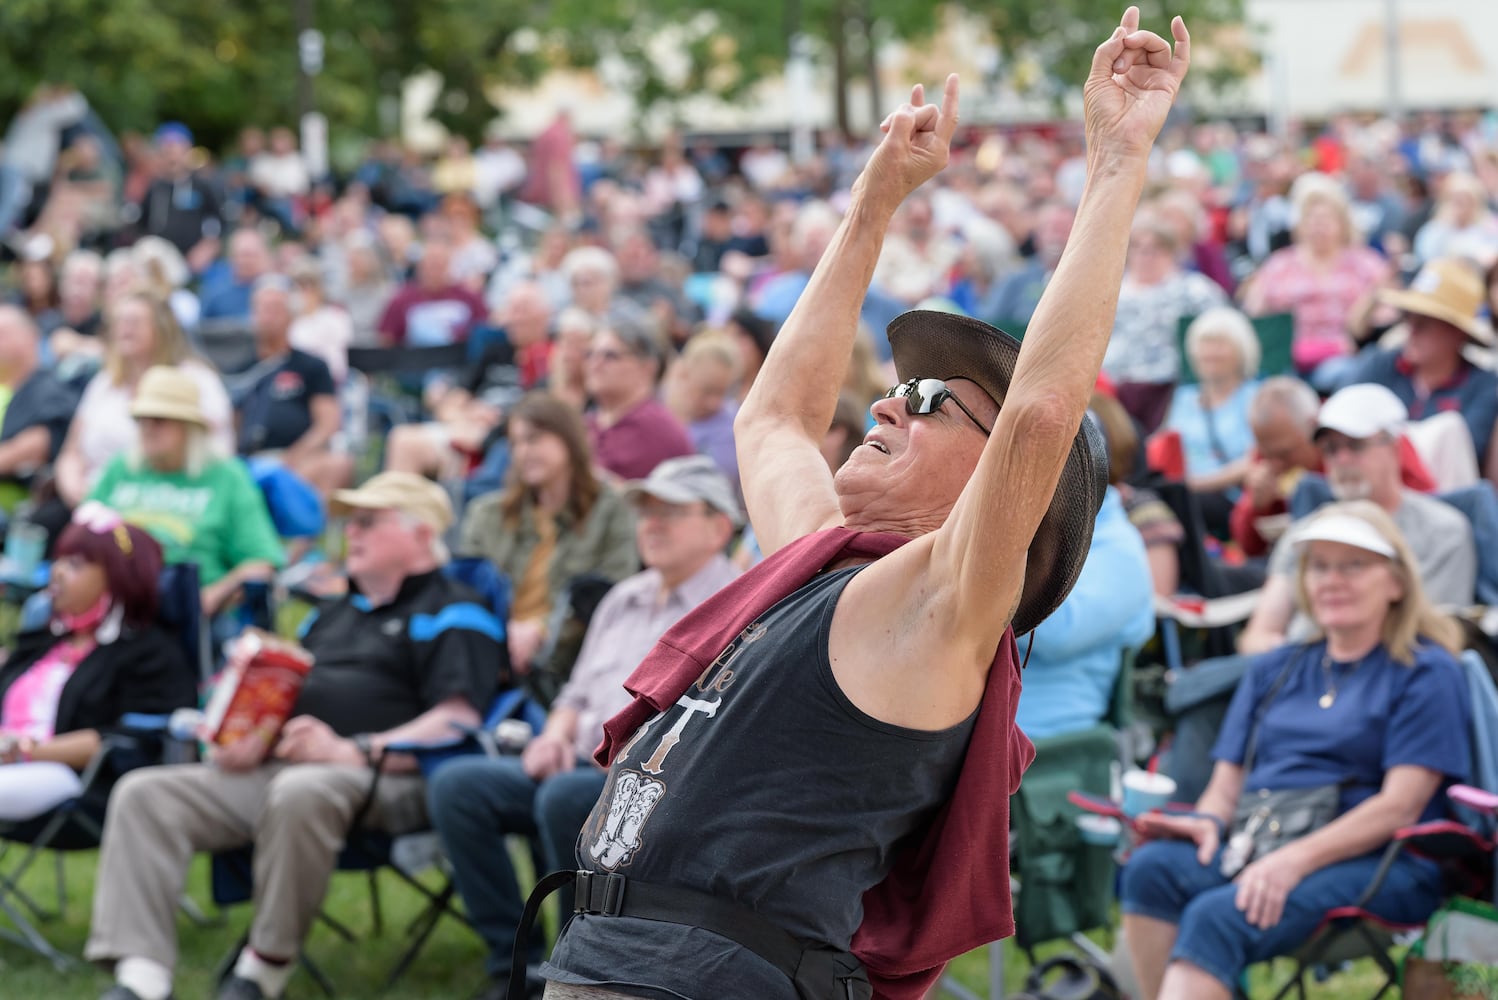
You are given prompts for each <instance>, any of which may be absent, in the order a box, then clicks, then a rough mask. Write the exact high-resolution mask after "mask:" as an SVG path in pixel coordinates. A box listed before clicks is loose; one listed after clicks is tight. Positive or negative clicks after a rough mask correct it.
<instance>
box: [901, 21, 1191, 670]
mask: <svg viewBox="0 0 1498 1000" xmlns="http://www.w3.org/2000/svg"><path fill="white" fill-rule="evenodd" d="M1138 27H1139V10H1138V8H1136V7H1130V8H1129V9H1128V10H1127V11H1126V12H1125V13H1124V16H1123V21H1122V23H1121V24H1120V26H1119V27H1118V29H1117V30H1115V31H1114V33H1113V35H1112V36H1110V37H1109V38H1108V40H1107V41H1105V42H1104V43H1103V44H1102V45H1100V46H1098V49H1097V52H1096V54H1095V55H1094V56H1093V62H1092V70H1091V73H1090V74H1089V76H1088V79H1087V83H1086V87H1085V89H1084V105H1085V113H1086V130H1087V183H1086V186H1085V188H1084V190H1083V194H1082V200H1081V203H1080V204H1079V205H1078V208H1077V216H1076V223H1075V225H1074V226H1073V229H1072V233H1071V238H1070V240H1069V241H1068V242H1067V246H1066V251H1065V252H1064V253H1063V254H1062V257H1061V261H1060V263H1059V264H1058V265H1057V268H1056V272H1055V275H1054V276H1053V277H1052V279H1051V282H1050V284H1049V285H1048V286H1047V288H1046V290H1045V293H1044V294H1043V295H1042V296H1041V299H1040V304H1039V305H1038V306H1037V307H1036V310H1035V315H1034V317H1033V318H1032V320H1031V322H1030V325H1029V327H1028V328H1027V330H1026V334H1025V340H1024V345H1023V348H1022V349H1021V350H1020V352H1019V358H1018V360H1017V362H1016V364H1015V369H1014V377H1013V379H1012V380H1011V382H1010V386H1009V393H1008V398H1006V399H1005V400H1004V401H1003V407H1002V409H1001V410H1000V411H999V416H998V419H997V421H996V423H995V425H994V428H993V434H992V435H991V437H990V439H989V441H988V443H987V445H986V447H985V448H984V452H983V455H982V458H981V459H980V460H979V462H978V467H977V470H976V472H975V473H974V475H973V477H972V479H971V480H970V481H969V482H968V484H967V488H966V489H965V490H964V491H963V493H962V495H961V496H960V497H959V498H958V500H957V503H956V505H955V506H954V507H953V510H952V514H951V516H950V517H948V519H947V521H946V523H945V524H944V525H943V526H942V528H941V529H940V530H938V531H937V532H935V534H934V536H933V539H932V550H931V567H930V571H931V579H932V580H933V581H948V583H946V584H945V587H946V588H947V590H948V593H947V594H946V596H947V597H949V598H950V603H949V604H946V607H947V610H946V612H945V614H943V615H941V616H940V617H942V618H944V619H945V620H946V625H947V628H949V629H950V630H952V631H951V632H949V634H950V635H951V636H952V639H953V640H955V641H958V642H961V641H962V640H964V639H966V640H968V641H970V642H972V643H974V644H975V645H974V648H975V650H978V651H981V650H988V651H991V650H992V649H993V647H994V644H995V643H996V642H997V640H998V638H999V636H1000V635H1001V634H1002V632H1003V629H1004V627H1005V626H1006V624H1007V620H1006V619H1007V616H1006V615H1004V614H1003V609H1007V608H1012V607H1013V606H1014V604H1015V603H1016V602H1017V600H1018V598H1019V595H1020V592H1021V588H1022V587H1023V584H1024V571H1025V559H1026V552H1027V550H1028V549H1029V546H1030V542H1031V539H1032V538H1033V537H1034V534H1035V531H1036V528H1037V527H1038V526H1039V524H1040V520H1041V518H1042V517H1043V516H1044V514H1045V512H1046V510H1047V508H1048V506H1049V504H1050V501H1051V496H1052V494H1053V493H1054V492H1055V489H1056V483H1057V481H1058V479H1059V478H1060V475H1061V469H1062V466H1063V464H1064V462H1065V460H1066V456H1067V453H1068V450H1069V449H1070V447H1071V443H1072V440H1073V438H1074V437H1075V435H1076V433H1077V428H1078V427H1079V426H1080V425H1081V422H1082V418H1083V414H1084V413H1085V411H1086V409H1087V403H1088V399H1089V398H1090V396H1091V393H1092V390H1093V387H1094V385H1095V383H1096V381H1097V375H1098V371H1099V370H1100V369H1101V367H1102V362H1103V354H1104V351H1105V350H1106V349H1107V346H1108V338H1109V335H1110V334H1111V333H1112V329H1113V314H1114V310H1115V308H1116V306H1117V304H1118V289H1119V285H1120V283H1121V282H1122V280H1123V269H1124V256H1125V253H1126V251H1127V248H1128V239H1129V228H1130V224H1131V222H1132V220H1133V217H1134V212H1135V208H1136V206H1137V205H1138V202H1139V196H1140V193H1141V191H1142V190H1143V187H1144V182H1145V174H1146V168H1147V163H1148V158H1149V153H1150V148H1151V146H1152V145H1153V143H1154V139H1155V136H1156V135H1157V134H1158V132H1159V131H1160V128H1161V126H1162V125H1163V124H1164V122H1165V116H1166V113H1167V112H1168V111H1169V110H1170V106H1171V103H1172V102H1173V101H1174V100H1175V95H1176V93H1177V91H1178V90H1179V88H1180V85H1181V80H1182V79H1183V78H1184V77H1185V75H1186V67H1187V65H1188V63H1189V61H1190V44H1191V43H1190V37H1189V35H1188V34H1187V32H1186V25H1185V23H1184V22H1183V21H1182V20H1181V19H1180V18H1179V17H1177V18H1175V19H1174V20H1173V21H1172V23H1171V30H1172V33H1173V34H1174V36H1175V47H1174V50H1172V48H1171V46H1170V45H1169V44H1168V43H1166V42H1165V40H1164V39H1162V38H1160V37H1159V36H1158V35H1155V34H1153V33H1152V32H1148V31H1140V30H1138ZM944 603H945V602H944ZM996 609H998V613H995V610H996ZM989 655H991V652H990V654H989ZM980 658H981V657H980Z"/></svg>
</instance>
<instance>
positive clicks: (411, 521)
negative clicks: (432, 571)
mask: <svg viewBox="0 0 1498 1000" xmlns="http://www.w3.org/2000/svg"><path fill="white" fill-rule="evenodd" d="M399 513H400V522H401V524H403V525H405V526H406V527H408V528H410V529H411V530H412V531H415V530H416V529H417V528H426V529H427V530H428V531H430V532H431V533H432V542H431V546H430V551H431V554H432V561H433V562H434V563H436V564H437V565H438V566H446V565H447V564H448V563H450V562H452V559H453V555H452V552H450V551H449V550H448V548H447V542H445V541H443V539H442V532H440V531H438V530H436V529H435V528H433V527H432V526H431V525H430V524H428V523H427V522H425V521H423V520H422V519H421V518H419V517H415V516H413V515H411V514H407V513H406V512H405V511H400V512H399Z"/></svg>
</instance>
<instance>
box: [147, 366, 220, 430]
mask: <svg viewBox="0 0 1498 1000" xmlns="http://www.w3.org/2000/svg"><path fill="white" fill-rule="evenodd" d="M130 415H131V416H132V417H136V418H137V419H138V418H140V417H154V418H156V419H157V420H180V421H182V422H183V423H188V424H196V425H197V426H199V427H207V426H208V418H207V417H205V416H203V403H202V398H201V395H200V393H199V392H198V384H197V383H196V382H194V381H193V380H192V378H191V376H189V375H187V374H186V373H185V372H183V371H182V370H181V369H178V368H172V367H170V366H167V365H157V366H156V367H154V368H150V369H147V370H146V373H145V374H144V375H142V376H141V377H140V385H138V386H137V387H136V389H135V400H134V401H133V402H132V403H131V404H130Z"/></svg>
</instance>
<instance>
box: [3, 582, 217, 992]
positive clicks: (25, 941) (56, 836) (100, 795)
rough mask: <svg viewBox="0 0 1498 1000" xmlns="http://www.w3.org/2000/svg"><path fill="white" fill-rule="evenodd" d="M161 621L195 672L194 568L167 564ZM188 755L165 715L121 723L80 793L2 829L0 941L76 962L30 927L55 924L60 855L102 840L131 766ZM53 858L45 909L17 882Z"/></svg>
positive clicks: (56, 961) (199, 621)
mask: <svg viewBox="0 0 1498 1000" xmlns="http://www.w3.org/2000/svg"><path fill="white" fill-rule="evenodd" d="M160 595H161V596H160V611H159V615H158V617H159V620H160V623H161V625H162V627H164V628H165V629H166V630H167V631H169V632H171V633H172V634H174V635H176V636H177V637H178V638H179V640H180V641H181V643H182V645H183V648H184V650H185V651H186V653H187V655H188V662H189V663H192V664H194V666H195V668H196V669H198V670H199V672H200V673H199V676H200V677H201V676H202V673H201V671H202V670H203V669H205V667H204V663H205V660H204V657H205V656H206V647H205V645H204V644H205V643H206V640H207V635H208V629H207V628H206V625H205V623H204V622H203V614H202V605H201V598H200V596H199V589H198V570H197V567H196V566H195V565H192V564H184V565H178V566H168V567H166V568H165V569H164V570H163V571H162V575H161V582H160ZM36 598H37V599H36V601H35V602H33V603H32V604H31V606H30V608H29V609H27V611H26V612H25V613H26V614H30V615H32V616H36V615H37V614H38V612H40V615H41V620H43V621H45V620H46V615H47V610H46V609H45V608H44V607H43V606H42V605H43V603H44V602H45V600H46V595H45V594H38V595H36ZM187 753H188V751H186V749H185V748H183V747H181V746H180V745H176V746H174V745H173V744H172V741H171V739H170V734H169V733H168V732H167V718H166V717H165V716H154V715H153V716H145V715H133V716H126V717H125V718H123V719H121V720H120V721H119V723H118V725H116V726H115V727H113V728H112V729H111V730H110V731H108V732H106V733H104V734H103V738H102V740H101V746H100V748H99V751H98V752H97V753H96V754H95V755H94V757H93V759H92V760H91V761H89V764H88V767H86V768H85V769H84V771H83V774H82V775H81V776H80V777H81V782H82V785H83V789H82V791H81V792H80V793H79V794H78V795H77V796H76V797H75V798H72V799H69V800H68V801H66V802H64V803H62V804H61V805H59V806H57V807H56V808H55V809H53V810H52V811H51V812H49V813H46V814H44V815H43V816H40V817H37V818H36V819H32V820H27V821H26V822H24V823H19V824H5V823H0V862H4V861H5V860H6V859H7V858H10V857H15V860H14V863H13V864H11V865H10V866H9V867H8V868H3V869H0V916H3V917H5V918H6V920H7V921H8V922H9V923H10V925H11V926H10V927H9V928H4V927H0V939H4V940H7V941H11V942H13V943H15V944H18V945H20V946H21V947H23V948H26V949H27V950H29V951H32V952H34V953H36V954H37V955H40V956H41V957H42V958H45V959H46V960H47V961H49V962H51V963H52V965H53V966H54V967H56V968H57V969H58V970H59V971H62V970H65V969H67V968H69V967H70V966H71V965H73V964H74V959H72V958H70V957H68V956H66V955H64V954H63V953H61V952H60V951H58V950H57V949H56V947H54V946H53V945H52V944H51V943H50V942H49V941H48V940H47V939H46V938H45V937H44V936H43V935H42V933H41V931H40V930H38V928H37V927H36V923H38V922H45V921H48V920H55V919H60V918H61V917H62V915H63V908H64V903H65V900H66V898H67V892H66V886H65V885H64V880H63V864H62V862H63V854H64V853H67V852H73V851H83V850H93V849H95V848H97V847H98V846H99V842H100V840H102V839H103V836H104V807H105V797H106V796H107V789H108V787H109V784H110V783H111V782H113V781H116V780H118V778H119V776H120V775H122V774H124V773H126V772H127V771H131V770H134V769H135V768H137V767H144V766H147V765H150V764H156V763H161V762H162V761H163V760H164V759H166V758H168V757H174V758H176V759H186V756H187ZM48 851H50V852H52V854H53V856H54V858H55V862H56V865H55V877H56V890H57V899H56V903H55V904H54V905H53V906H51V907H48V906H45V905H43V904H42V903H40V902H39V901H38V900H36V899H34V898H33V897H32V896H30V895H29V894H27V893H26V892H25V891H24V890H22V889H21V886H20V883H21V879H22V878H23V877H24V876H25V875H26V873H27V872H28V871H30V870H31V868H32V867H33V866H34V865H35V864H36V863H37V862H38V861H39V860H40V859H41V857H42V854H43V852H48Z"/></svg>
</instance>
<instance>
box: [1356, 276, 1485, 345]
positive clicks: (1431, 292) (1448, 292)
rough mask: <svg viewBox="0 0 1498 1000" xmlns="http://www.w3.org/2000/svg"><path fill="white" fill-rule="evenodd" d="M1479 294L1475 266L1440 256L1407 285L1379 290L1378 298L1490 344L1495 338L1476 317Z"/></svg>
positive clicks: (1479, 283)
mask: <svg viewBox="0 0 1498 1000" xmlns="http://www.w3.org/2000/svg"><path fill="white" fill-rule="evenodd" d="M1483 295H1484V289H1483V282H1482V275H1480V274H1478V273H1477V270H1476V269H1475V268H1473V267H1472V266H1471V265H1470V264H1468V263H1467V262H1466V261H1464V260H1460V259H1458V258H1455V257H1444V258H1441V259H1439V260H1433V261H1431V262H1430V263H1429V264H1426V265H1425V266H1424V267H1422V268H1421V269H1420V273H1419V274H1416V275H1415V278H1414V280H1413V281H1411V282H1410V287H1409V288H1406V289H1403V290H1400V291H1393V290H1390V291H1382V292H1379V293H1378V300H1379V301H1380V302H1383V303H1384V304H1386V305H1390V306H1393V307H1394V308H1395V309H1398V310H1399V311H1400V312H1404V313H1414V314H1415V315H1417V316H1429V317H1431V318H1432V319H1438V320H1440V321H1441V322H1443V323H1450V324H1451V325H1452V326H1454V327H1456V328H1457V329H1458V330H1460V331H1462V332H1463V333H1465V334H1466V335H1467V337H1468V338H1469V339H1471V340H1472V341H1473V342H1474V343H1476V344H1479V345H1480V346H1482V347H1493V346H1494V345H1495V343H1498V338H1495V337H1494V336H1493V329H1492V327H1490V326H1488V324H1487V323H1485V322H1484V321H1483V320H1482V319H1480V318H1479V317H1478V313H1479V312H1480V311H1481V310H1482V304H1483Z"/></svg>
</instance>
